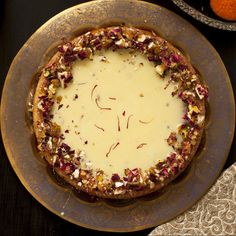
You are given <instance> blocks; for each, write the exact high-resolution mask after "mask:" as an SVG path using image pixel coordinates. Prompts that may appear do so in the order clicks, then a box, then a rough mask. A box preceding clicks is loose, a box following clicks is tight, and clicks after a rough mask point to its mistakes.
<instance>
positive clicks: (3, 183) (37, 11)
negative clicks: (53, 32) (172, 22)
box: [0, 0, 236, 236]
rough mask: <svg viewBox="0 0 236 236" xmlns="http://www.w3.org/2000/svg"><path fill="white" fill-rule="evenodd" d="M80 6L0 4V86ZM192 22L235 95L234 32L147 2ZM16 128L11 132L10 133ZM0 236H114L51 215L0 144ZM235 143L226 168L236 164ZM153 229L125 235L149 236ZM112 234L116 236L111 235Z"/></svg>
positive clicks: (22, 0) (51, 0)
mask: <svg viewBox="0 0 236 236" xmlns="http://www.w3.org/2000/svg"><path fill="white" fill-rule="evenodd" d="M82 2H86V1H84V0H33V1H32V0H31V1H30V0H0V68H1V69H0V79H1V80H0V86H1V89H2V87H3V84H4V80H5V76H6V74H7V71H8V69H9V66H10V64H11V61H12V60H13V58H14V56H15V55H16V53H17V52H18V50H19V49H20V48H21V47H22V45H23V44H24V42H25V41H26V40H27V39H28V38H29V37H30V35H31V34H32V33H33V32H34V31H35V30H36V29H37V28H38V27H39V26H41V25H42V24H43V23H45V22H46V21H47V20H48V19H50V18H51V17H52V16H54V15H55V14H57V13H59V12H60V11H62V10H64V9H66V8H68V7H71V6H73V5H76V4H79V3H82ZM150 2H153V3H157V4H159V5H161V6H164V7H166V8H168V9H171V10H172V11H174V12H176V13H177V14H179V15H181V16H182V17H184V18H185V19H187V20H188V21H190V22H191V23H192V24H193V25H194V26H195V27H196V28H198V29H199V30H200V31H201V32H202V34H203V35H205V37H206V38H207V39H208V40H209V41H210V42H211V43H212V45H213V46H214V47H215V48H216V50H217V51H218V53H219V54H220V56H221V58H222V60H223V62H224V63H225V66H226V69H227V71H228V73H229V76H230V78H231V82H232V85H233V88H234V93H235V92H236V32H225V31H221V30H217V29H214V28H210V27H208V26H206V25H203V24H202V23H199V22H197V21H196V20H194V19H192V18H191V17H190V16H188V15H186V14H185V13H183V12H181V11H180V10H179V9H178V8H177V7H175V6H174V4H173V3H172V2H170V1H167V0H156V1H154V0H153V1H150ZM13 128H14V127H13ZM0 145H1V146H0V152H1V158H0V235H7V236H11V235H47V236H50V235H57V236H60V235H63V236H65V235H113V233H103V232H97V231H92V230H88V229H84V228H82V227H78V226H76V225H73V224H71V223H68V222H66V221H65V220H63V219H61V218H59V217H58V216H56V215H54V214H52V213H51V212H49V211H48V210H47V209H46V208H44V207H43V206H41V205H40V204H39V203H38V202H37V201H36V200H35V199H34V198H33V197H32V196H31V195H30V194H29V193H28V192H27V190H26V189H25V188H24V187H23V185H22V184H21V183H20V181H19V179H18V178H17V176H16V174H15V173H14V171H13V169H12V167H11V166H10V163H9V161H8V159H7V156H6V153H5V151H4V147H3V144H2V142H1V144H0ZM235 152H236V140H235V139H234V143H233V146H232V148H231V152H230V155H229V158H228V160H227V163H226V165H225V168H227V167H228V166H229V165H231V164H232V163H233V162H235V161H236V153H235ZM150 231H151V229H147V230H143V231H140V232H136V233H127V235H147V234H148V233H149V232H150ZM114 234H115V233H114Z"/></svg>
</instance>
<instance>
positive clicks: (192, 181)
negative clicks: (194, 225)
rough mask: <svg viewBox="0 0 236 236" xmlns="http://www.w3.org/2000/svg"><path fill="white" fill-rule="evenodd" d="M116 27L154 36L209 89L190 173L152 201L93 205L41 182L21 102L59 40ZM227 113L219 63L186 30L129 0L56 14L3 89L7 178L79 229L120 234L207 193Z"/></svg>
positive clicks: (228, 91) (42, 166)
mask: <svg viewBox="0 0 236 236" xmlns="http://www.w3.org/2000/svg"><path fill="white" fill-rule="evenodd" d="M123 23H125V24H127V25H133V26H135V27H141V28H146V29H151V30H154V31H156V32H157V33H158V34H160V35H161V36H162V37H164V38H166V39H167V40H169V41H170V42H171V43H173V44H174V45H175V46H177V47H178V48H180V49H182V51H183V52H184V53H185V55H187V56H188V57H189V58H190V59H191V62H192V64H193V65H194V66H195V67H196V68H197V70H198V71H199V72H200V74H201V75H202V77H203V78H204V79H205V80H206V81H207V84H208V85H209V90H210V100H209V107H210V109H208V110H209V111H208V116H209V117H208V125H207V129H206V132H205V133H206V134H205V139H204V140H205V142H203V143H202V145H201V148H200V149H199V152H198V154H197V156H196V157H195V158H194V160H193V161H192V163H191V165H190V166H189V167H188V169H187V170H186V171H185V172H184V173H183V174H182V175H181V176H179V177H178V178H177V179H176V180H175V181H173V182H172V183H171V184H170V185H169V186H168V187H166V188H164V189H163V190H162V191H161V192H160V193H154V194H152V195H150V196H146V197H142V198H139V199H133V200H130V201H109V200H101V199H99V200H95V201H93V200H91V199H87V198H86V197H85V198H84V197H82V196H81V195H79V197H78V196H77V195H76V194H73V193H71V192H72V191H71V189H70V188H68V187H64V186H60V185H58V184H57V183H55V181H54V179H53V178H51V176H50V174H48V171H47V168H46V163H45V162H43V161H42V160H40V159H39V158H38V157H37V153H36V152H35V145H34V141H35V140H34V134H33V132H32V128H31V126H30V120H29V119H28V117H27V101H28V100H27V99H28V94H29V90H30V89H31V87H32V77H34V75H35V73H37V72H38V71H39V69H40V67H41V66H42V65H43V64H44V63H45V62H46V61H47V60H48V58H49V57H50V56H51V55H53V53H54V52H55V46H56V45H57V44H59V43H60V41H61V38H63V37H65V38H68V39H71V38H73V37H75V36H76V35H78V34H80V33H82V32H85V31H87V30H89V29H91V28H95V27H100V26H108V25H114V24H123ZM186 52H187V53H186ZM33 81H36V80H35V77H34V80H33ZM16 91H17V92H16ZM234 108H235V105H234V98H233V92H232V88H231V84H230V80H229V78H228V75H227V72H226V70H225V67H224V65H223V63H222V61H221V59H220V57H219V56H218V54H217V53H216V51H215V50H214V48H213V47H212V46H211V45H210V44H209V42H208V41H207V40H206V39H205V38H204V37H203V36H202V35H201V34H200V33H199V32H198V31H197V30H196V29H195V28H194V27H193V26H191V25H190V24H189V23H188V22H186V21H185V20H183V19H182V18H181V17H179V16H177V15H176V14H174V13H172V12H170V11H168V10H166V9H164V8H162V7H159V6H157V5H153V4H150V3H146V2H142V1H135V0H103V1H92V2H89V3H85V4H81V5H78V6H75V7H72V8H69V9H67V10H65V11H63V12H62V13H60V14H58V15H56V16H55V17H53V18H52V19H51V20H49V21H48V22H47V23H45V24H44V25H43V26H42V27H41V28H39V29H38V30H37V31H36V32H35V33H34V34H33V35H32V36H31V37H30V39H29V40H28V41H27V42H26V43H25V44H24V46H23V47H22V48H21V50H20V51H19V53H18V54H17V56H16V57H15V59H14V61H13V62H12V65H11V67H10V69H9V72H8V75H7V78H6V82H5V85H4V90H3V95H2V106H1V128H2V136H3V140H4V145H5V148H6V151H7V154H8V157H9V160H10V162H11V165H12V167H13V169H14V171H15V172H16V174H17V175H18V177H19V179H20V180H21V182H22V184H23V185H24V186H25V187H26V189H27V190H28V191H29V192H30V193H31V194H32V195H33V196H34V197H35V199H37V200H38V201H39V202H40V203H41V204H42V205H44V206H45V207H46V208H48V209H49V210H50V211H52V212H54V213H55V214H57V215H59V216H61V217H62V218H64V219H65V220H68V221H70V222H72V223H75V224H78V225H80V226H84V227H88V228H91V229H97V230H103V231H117V232H118V231H120V232H124V231H126V232H128V231H137V230H141V229H145V228H148V227H153V226H156V225H159V224H162V223H164V222H167V221H169V220H170V219H172V218H174V217H175V216H177V215H179V214H180V213H182V212H184V211H185V210H187V209H188V208H190V207H191V206H192V205H193V204H194V203H196V202H197V201H198V200H199V199H200V198H201V197H202V196H203V195H204V194H205V193H206V192H207V190H208V189H209V188H210V187H211V185H212V184H213V183H214V181H215V180H216V178H217V177H218V175H219V174H220V172H221V170H222V168H223V165H224V163H225V161H226V158H227V155H228V152H229V149H230V146H231V143H232V139H233V133H234V125H235V117H234V114H235V111H234Z"/></svg>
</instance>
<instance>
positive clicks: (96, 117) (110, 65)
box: [52, 50, 185, 176]
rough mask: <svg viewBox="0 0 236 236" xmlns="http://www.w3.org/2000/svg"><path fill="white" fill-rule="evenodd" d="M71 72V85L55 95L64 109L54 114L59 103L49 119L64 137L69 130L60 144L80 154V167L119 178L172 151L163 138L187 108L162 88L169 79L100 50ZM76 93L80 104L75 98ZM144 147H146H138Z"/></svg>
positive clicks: (122, 54)
mask: <svg viewBox="0 0 236 236" xmlns="http://www.w3.org/2000/svg"><path fill="white" fill-rule="evenodd" d="M103 56H105V58H104V57H103ZM104 60H105V61H104ZM72 73H73V77H74V79H73V82H72V83H70V84H69V85H68V87H67V88H66V89H62V88H59V89H58V91H57V96H62V101H61V104H63V107H62V108H61V109H59V110H58V104H57V105H54V107H53V110H52V114H53V115H54V118H53V121H55V122H56V123H58V124H59V125H60V126H61V128H62V131H63V132H64V131H65V130H69V133H64V136H65V140H64V142H65V143H67V144H68V145H69V146H71V148H73V149H75V150H76V151H77V150H84V152H85V154H86V157H85V158H84V161H83V165H84V167H85V166H86V165H85V164H86V163H87V162H91V164H89V165H87V166H86V167H87V168H92V169H94V170H95V169H99V168H100V169H102V170H104V172H105V173H106V174H108V175H109V176H110V175H111V174H112V173H118V174H120V175H121V176H122V175H123V173H124V169H125V168H131V169H133V168H137V167H138V168H142V169H143V170H147V169H149V167H151V166H153V165H154V164H155V163H156V162H157V161H158V160H163V159H165V158H166V156H167V154H168V153H170V152H171V151H173V149H172V148H171V147H170V146H168V144H167V142H166V139H167V138H168V136H169V134H170V132H172V131H175V130H176V127H177V126H178V125H179V124H180V123H182V116H183V114H184V110H185V106H184V104H183V102H182V101H181V100H180V99H177V98H175V97H172V96H171V92H172V91H173V89H174V85H173V84H170V85H169V87H168V88H167V89H164V87H165V86H166V84H167V80H168V79H167V78H166V79H165V80H163V79H161V78H160V77H159V75H158V74H157V72H156V69H155V67H154V64H153V63H151V62H149V61H148V60H147V59H146V58H145V57H144V56H143V55H141V54H139V53H137V52H135V53H131V52H130V51H128V50H123V51H116V52H112V51H103V52H101V53H100V55H95V56H94V58H93V61H90V60H88V59H86V60H84V61H80V60H78V61H76V62H75V64H74V65H73V70H72ZM94 87H96V88H95V89H94V92H93V95H92V97H91V93H92V90H93V88H94ZM76 94H77V95H78V99H74V98H75V95H76ZM113 98H115V100H114V99H113ZM96 99H100V100H97V102H98V105H99V106H101V107H103V108H109V109H111V110H101V109H100V108H98V106H97V104H96V101H95V100H96ZM67 105H69V107H68V108H66V107H67ZM124 111H125V116H124V115H123V114H122V113H123V112H124ZM130 115H132V116H131V117H130V120H129V127H128V129H127V120H128V117H129V116H130ZM118 117H119V122H120V131H118ZM140 121H143V122H148V124H143V123H142V122H140ZM95 125H96V126H98V127H100V128H102V129H104V131H103V130H102V129H99V128H97V127H96V126H95ZM86 141H88V143H87V144H85V142H86ZM118 142H119V145H118V146H116V148H115V149H114V150H111V152H110V153H109V155H107V153H108V151H109V148H110V147H111V145H112V144H113V147H114V146H115V145H116V144H117V143H118ZM142 143H145V145H143V146H142V145H141V146H142V147H140V148H137V147H138V146H140V144H142Z"/></svg>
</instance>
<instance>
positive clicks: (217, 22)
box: [172, 0, 236, 31]
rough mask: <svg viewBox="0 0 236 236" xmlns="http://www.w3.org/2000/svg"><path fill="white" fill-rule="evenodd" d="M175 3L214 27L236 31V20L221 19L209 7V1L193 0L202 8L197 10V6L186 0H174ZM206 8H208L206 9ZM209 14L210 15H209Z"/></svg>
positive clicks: (197, 18) (193, 2)
mask: <svg viewBox="0 0 236 236" xmlns="http://www.w3.org/2000/svg"><path fill="white" fill-rule="evenodd" d="M172 2H173V3H174V4H176V5H177V6H178V7H179V8H180V9H181V10H182V11H184V12H185V13H187V14H189V15H190V16H192V17H193V18H195V19H196V20H198V21H200V22H202V23H204V24H206V25H209V26H212V27H214V28H218V29H221V30H228V31H236V22H227V21H223V20H221V19H220V18H219V17H217V16H216V15H214V14H213V13H212V11H211V10H210V7H209V1H204V0H203V1H197V2H196V1H192V4H195V5H196V6H197V8H198V9H199V8H201V9H199V10H197V8H195V7H192V6H191V5H190V4H188V3H187V2H190V1H186V0H172ZM204 9H206V10H204ZM208 15H209V16H208Z"/></svg>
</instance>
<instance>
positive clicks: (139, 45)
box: [33, 26, 208, 199]
mask: <svg viewBox="0 0 236 236" xmlns="http://www.w3.org/2000/svg"><path fill="white" fill-rule="evenodd" d="M101 49H104V50H110V49H111V50H119V49H134V50H138V51H140V52H141V53H143V54H144V55H145V56H146V57H147V59H148V60H149V61H151V62H153V64H154V66H155V67H156V71H157V73H158V74H159V75H160V76H162V77H163V79H165V74H166V73H171V77H170V78H171V81H167V83H170V82H173V83H176V85H177V86H176V87H177V88H176V90H175V91H173V92H172V96H177V97H179V99H181V100H182V101H183V102H184V103H185V104H186V108H187V109H186V114H185V115H184V117H183V120H184V122H183V124H182V125H181V126H180V127H179V128H178V130H177V131H176V132H172V133H171V134H170V136H169V137H168V138H167V142H168V144H169V145H170V146H172V147H173V149H174V151H173V152H172V153H170V154H169V155H168V156H167V157H166V159H165V160H164V161H159V162H158V163H156V165H155V166H151V167H150V169H149V170H147V171H146V172H145V173H144V172H142V170H141V169H139V168H135V169H133V170H130V169H125V170H124V175H125V176H124V177H123V178H122V177H120V176H119V175H117V174H115V173H114V174H113V175H112V176H111V178H110V179H107V178H105V177H104V175H103V171H102V170H100V171H97V172H96V174H95V175H94V174H93V173H92V171H91V170H88V169H82V168H81V166H80V158H81V157H82V155H83V153H82V151H81V152H78V153H76V152H75V150H72V149H71V148H70V147H69V146H68V145H67V144H65V143H63V136H62V134H61V130H60V127H59V126H58V125H57V124H56V123H53V122H52V119H51V116H50V112H51V108H52V106H53V104H54V102H56V99H57V97H56V89H57V88H58V87H67V86H70V81H71V80H72V79H73V77H72V73H71V69H72V64H73V62H74V61H76V60H83V59H86V58H92V56H93V54H94V53H95V52H96V51H97V50H101ZM207 97H208V89H207V86H206V85H205V83H204V82H203V81H201V80H200V77H199V75H198V74H197V73H196V71H195V70H194V68H193V67H192V65H191V63H190V62H189V61H188V59H187V58H186V57H185V56H184V55H183V54H182V53H181V52H180V51H179V50H178V49H176V48H175V47H174V46H173V45H171V44H170V43H169V42H167V41H166V40H164V39H162V38H160V37H159V36H157V35H156V34H155V33H154V32H149V31H146V30H141V29H137V28H133V27H126V26H122V27H117V26H115V27H108V28H100V29H95V30H92V31H89V32H87V33H86V34H83V35H81V36H79V37H77V38H75V39H74V40H72V41H70V42H64V43H63V44H62V45H60V46H59V47H58V52H57V53H56V54H55V55H54V56H53V57H52V58H51V59H50V61H49V62H48V63H47V65H46V66H45V67H44V69H43V70H42V73H41V75H40V78H39V82H38V85H37V88H36V91H35V94H34V101H33V128H34V132H35V136H36V139H37V144H38V145H37V147H38V150H39V152H40V153H41V155H42V156H43V157H44V158H45V160H46V161H47V163H48V164H49V165H50V166H51V168H53V169H54V170H55V171H56V173H57V174H58V175H59V176H60V177H62V178H63V179H64V180H65V181H66V182H68V183H69V184H70V185H72V186H73V187H75V188H76V189H78V190H81V191H84V192H86V193H88V194H91V195H95V196H98V197H102V198H113V199H128V198H135V197H139V196H143V195H147V194H149V193H152V192H154V191H157V190H159V189H161V188H162V187H163V186H165V185H167V184H168V183H169V182H171V181H172V180H173V179H175V178H176V177H177V176H178V175H179V174H180V173H182V172H183V171H184V170H185V168H186V167H187V166H188V165H189V163H190V161H191V160H192V158H193V157H194V155H195V153H196V151H197V148H198V146H199V143H200V141H201V137H202V134H203V130H204V124H205V101H206V99H207ZM178 135H179V136H181V137H182V141H181V143H178V142H177V138H176V137H177V136H178ZM65 155H69V158H65Z"/></svg>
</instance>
